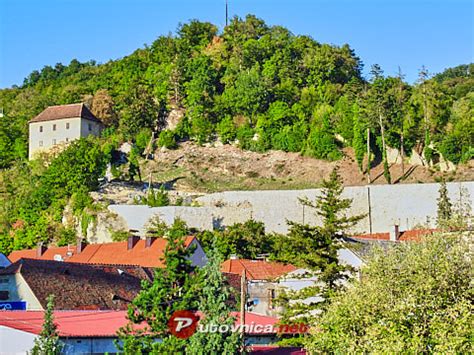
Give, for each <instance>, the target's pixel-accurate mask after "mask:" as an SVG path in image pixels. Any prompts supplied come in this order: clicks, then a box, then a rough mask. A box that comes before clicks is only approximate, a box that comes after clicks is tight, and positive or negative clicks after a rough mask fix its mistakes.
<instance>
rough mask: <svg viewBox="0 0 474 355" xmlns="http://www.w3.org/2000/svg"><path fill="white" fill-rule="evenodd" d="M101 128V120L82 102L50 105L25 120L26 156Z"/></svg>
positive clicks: (96, 134) (87, 134) (94, 132)
mask: <svg viewBox="0 0 474 355" xmlns="http://www.w3.org/2000/svg"><path fill="white" fill-rule="evenodd" d="M102 128H103V124H102V122H101V121H100V120H99V119H98V118H97V117H95V116H94V115H93V114H92V112H91V111H90V110H89V109H88V108H87V106H85V105H84V104H83V103H80V104H71V105H60V106H50V107H48V108H46V109H45V110H44V111H43V112H41V113H40V114H39V115H38V116H36V117H35V118H33V119H32V120H31V121H30V122H29V133H30V134H29V153H28V156H29V159H30V160H31V159H33V158H34V157H35V155H36V154H37V153H39V152H45V151H48V150H50V149H51V148H53V147H55V146H61V145H66V144H68V143H69V142H71V141H73V140H75V139H78V138H82V137H87V136H89V135H91V134H93V135H95V136H98V135H100V132H101V130H102Z"/></svg>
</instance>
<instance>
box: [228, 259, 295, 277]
mask: <svg viewBox="0 0 474 355" xmlns="http://www.w3.org/2000/svg"><path fill="white" fill-rule="evenodd" d="M296 269H297V268H296V266H293V265H290V264H282V263H277V262H272V261H265V260H248V259H229V260H226V261H224V262H223V263H222V266H221V270H222V271H223V272H230V273H233V274H238V275H242V272H243V270H245V271H246V275H247V279H249V280H272V279H275V278H277V277H279V276H282V275H285V274H287V273H289V272H291V271H294V270H296Z"/></svg>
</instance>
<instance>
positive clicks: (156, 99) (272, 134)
mask: <svg viewBox="0 0 474 355" xmlns="http://www.w3.org/2000/svg"><path fill="white" fill-rule="evenodd" d="M374 45H375V44H374ZM406 55H410V53H406ZM362 66H363V64H362V61H361V60H360V59H359V58H358V57H357V56H356V54H355V53H354V51H353V50H352V49H351V48H350V47H349V45H343V46H341V47H338V46H333V45H328V44H322V43H319V42H317V40H315V39H312V38H311V37H309V36H295V35H293V34H292V33H291V32H290V31H288V30H287V29H286V28H284V27H281V26H268V25H266V24H265V23H264V22H263V21H262V20H260V19H258V18H256V17H254V16H252V15H249V16H247V17H246V18H245V19H240V18H237V17H236V18H234V19H233V20H232V21H231V23H230V25H229V26H227V27H226V28H225V29H224V30H223V31H222V32H219V31H218V29H217V27H216V26H215V25H213V24H211V23H207V22H199V21H195V20H194V21H190V22H189V23H187V24H184V25H180V26H179V28H178V30H177V33H176V35H174V36H173V35H168V36H161V37H159V38H158V39H157V40H156V41H154V42H153V43H152V44H151V45H150V46H146V47H145V48H143V49H138V50H136V51H135V52H134V53H133V54H131V55H129V56H126V57H124V58H122V59H119V60H116V61H110V62H108V63H106V64H97V63H95V62H94V61H90V62H87V63H80V62H78V61H77V60H73V61H71V63H70V64H69V65H67V66H65V65H63V64H61V63H58V64H56V65H55V66H54V67H53V66H46V67H44V68H43V69H42V70H41V71H34V72H32V73H31V74H30V75H29V76H28V77H27V78H26V79H25V80H24V83H23V85H22V86H21V87H14V88H11V89H3V90H0V107H3V110H4V115H5V116H4V118H2V119H1V121H0V165H1V167H2V168H7V167H9V166H10V165H11V164H12V163H13V162H14V161H15V160H18V159H25V158H26V156H27V153H26V151H27V121H28V120H29V119H31V118H32V117H34V116H35V115H36V114H38V113H39V112H41V111H42V110H43V109H44V108H46V107H47V106H49V105H58V104H67V103H75V102H81V101H84V102H86V103H88V104H89V105H90V106H91V107H92V110H93V112H94V113H95V114H96V115H97V116H98V117H99V118H101V119H102V120H103V121H104V122H105V123H106V124H107V125H108V126H109V127H110V128H109V129H108V130H107V134H108V135H109V136H110V135H116V136H119V137H120V139H122V140H124V139H132V140H133V139H135V138H136V137H137V134H139V132H141V133H143V132H150V130H155V131H158V130H160V127H161V126H162V124H163V122H164V121H165V120H166V118H167V116H168V114H169V113H170V112H172V111H175V112H180V113H182V114H184V118H182V119H181V121H180V123H179V124H178V127H177V128H176V129H175V130H174V131H173V132H170V131H164V132H162V133H161V139H160V144H162V145H167V146H169V147H173V146H174V145H175V144H174V143H175V142H176V141H179V140H184V139H193V140H196V141H197V142H199V143H204V142H207V141H212V140H215V139H217V138H219V139H221V140H222V141H223V142H224V143H226V142H230V141H234V140H235V139H238V141H239V144H240V146H241V147H242V148H243V149H251V150H256V151H265V150H268V149H277V150H284V151H293V152H302V153H303V154H305V155H309V156H313V157H316V158H321V159H328V160H337V159H339V158H340V157H341V155H342V154H341V148H342V146H343V145H350V146H353V147H354V149H355V152H356V157H357V159H358V161H359V162H360V166H361V168H362V161H363V158H364V152H366V150H367V149H366V143H367V142H366V137H367V134H366V131H367V128H369V129H370V132H371V138H370V140H369V148H370V150H371V151H372V153H373V155H374V156H377V155H378V156H380V157H382V158H383V157H384V156H385V154H384V151H385V149H384V148H385V146H389V147H393V148H397V149H399V150H400V149H401V148H402V147H403V151H404V152H405V154H406V155H409V154H410V153H411V151H412V150H413V149H415V150H416V151H417V152H418V153H422V152H424V154H425V156H426V157H427V159H428V160H429V159H431V158H432V157H435V156H436V155H437V154H438V155H439V154H442V155H444V156H445V157H446V158H447V159H449V160H450V161H453V162H454V163H460V162H465V161H467V160H469V159H471V158H472V157H473V142H472V137H473V132H474V129H473V120H472V118H473V116H474V114H473V113H474V65H473V64H469V65H461V66H459V67H456V68H452V69H448V70H446V71H445V72H444V73H441V74H438V75H436V76H434V77H431V76H430V75H429V73H428V72H427V70H425V69H424V68H423V69H422V70H420V77H419V80H418V82H417V84H416V85H413V86H412V85H408V84H407V83H406V82H405V81H404V80H403V74H402V73H400V74H399V75H398V76H386V75H384V73H383V71H382V69H381V68H380V67H379V66H377V65H375V66H373V67H372V70H371V75H370V78H363V77H362V74H361V69H362Z"/></svg>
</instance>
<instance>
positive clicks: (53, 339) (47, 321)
mask: <svg viewBox="0 0 474 355" xmlns="http://www.w3.org/2000/svg"><path fill="white" fill-rule="evenodd" d="M47 301H48V304H47V306H46V311H45V312H44V322H43V329H42V330H41V333H40V334H39V336H38V337H37V338H36V339H35V345H34V347H33V349H31V354H32V355H44V354H48V355H55V354H61V351H62V349H63V345H62V344H61V342H60V341H59V336H58V331H57V326H56V324H55V323H54V315H53V312H54V295H49V296H48V299H47Z"/></svg>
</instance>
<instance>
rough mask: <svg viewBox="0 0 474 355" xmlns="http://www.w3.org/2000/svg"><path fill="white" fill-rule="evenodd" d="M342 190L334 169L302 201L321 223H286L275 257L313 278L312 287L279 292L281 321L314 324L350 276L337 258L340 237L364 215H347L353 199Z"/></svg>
mask: <svg viewBox="0 0 474 355" xmlns="http://www.w3.org/2000/svg"><path fill="white" fill-rule="evenodd" d="M342 191H343V185H342V181H341V178H340V176H339V174H338V170H337V168H335V169H334V170H333V171H332V173H331V175H330V178H329V180H324V181H323V188H322V191H321V194H320V196H318V197H317V198H316V201H315V202H314V203H313V202H311V201H309V200H308V199H303V200H301V203H302V204H303V205H304V206H308V207H311V208H314V209H315V210H316V214H317V215H319V216H321V217H322V219H323V225H322V226H321V227H313V226H309V225H307V224H300V223H296V222H289V225H290V231H289V233H288V235H287V236H286V237H284V238H282V240H281V244H280V247H279V250H278V251H277V253H276V257H275V258H276V259H278V260H280V261H283V262H288V263H292V264H294V265H297V266H299V267H301V268H304V269H305V273H303V274H302V275H301V278H302V279H309V280H312V281H313V282H312V285H311V286H307V287H304V288H302V289H300V290H297V291H289V290H286V291H284V292H282V293H281V294H280V296H279V299H278V303H280V304H281V305H282V306H283V307H284V312H283V314H282V316H281V321H282V322H283V324H291V323H293V322H297V323H298V322H302V321H303V322H307V324H313V323H314V322H315V321H316V319H317V317H318V314H319V313H320V312H321V311H322V310H324V309H325V308H326V307H327V304H328V303H330V301H331V297H332V295H333V294H334V292H335V291H337V290H338V289H340V288H341V287H342V285H343V284H342V283H341V281H343V280H346V279H347V278H348V277H349V274H350V273H349V272H350V271H351V268H350V267H348V266H346V265H343V264H341V263H340V262H339V259H338V250H339V249H341V248H342V242H341V237H342V236H343V235H344V233H345V232H346V231H347V229H348V228H350V227H352V226H353V225H355V224H356V223H357V222H358V221H359V220H361V219H362V218H363V217H364V216H363V215H356V216H350V217H348V216H346V213H347V210H348V209H349V208H350V205H351V202H352V200H350V199H344V198H341V194H342ZM315 280H317V282H316V281H315ZM289 342H290V343H291V344H299V345H301V342H302V339H301V338H295V339H292V340H290V341H289Z"/></svg>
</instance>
